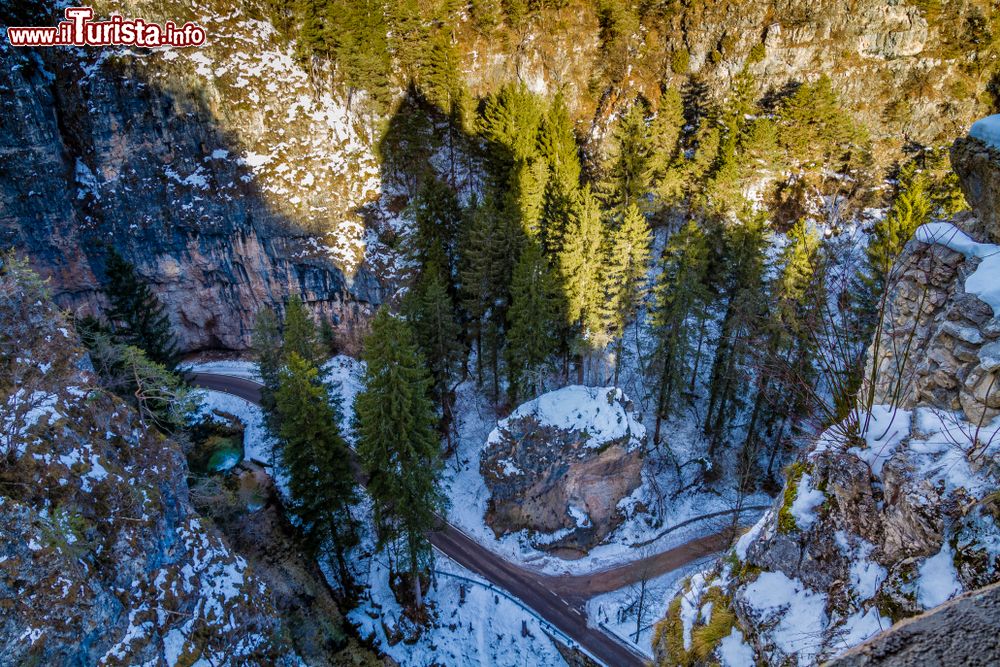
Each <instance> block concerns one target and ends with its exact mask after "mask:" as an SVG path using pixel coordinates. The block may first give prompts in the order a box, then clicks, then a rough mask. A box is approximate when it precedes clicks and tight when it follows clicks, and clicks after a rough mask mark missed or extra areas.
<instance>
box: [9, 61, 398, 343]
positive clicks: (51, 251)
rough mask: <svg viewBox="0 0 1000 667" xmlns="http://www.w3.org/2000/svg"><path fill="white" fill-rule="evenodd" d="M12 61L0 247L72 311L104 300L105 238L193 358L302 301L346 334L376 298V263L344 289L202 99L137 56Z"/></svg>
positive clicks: (95, 307)
mask: <svg viewBox="0 0 1000 667" xmlns="http://www.w3.org/2000/svg"><path fill="white" fill-rule="evenodd" d="M0 62H2V67H0V90H2V91H3V95H2V106H0V119H2V122H0V150H2V151H3V152H4V155H5V159H4V161H3V164H2V165H0V181H2V183H3V187H2V189H0V247H4V246H13V247H15V248H17V249H18V251H20V252H23V253H24V254H25V255H27V256H28V257H30V259H31V261H32V263H33V265H34V266H35V268H36V269H37V270H39V272H40V273H42V274H43V275H44V276H46V277H48V278H50V280H51V287H52V289H53V292H54V295H55V298H56V300H57V302H58V303H59V304H60V305H62V306H64V307H66V308H68V309H70V310H72V311H74V312H78V313H81V314H91V313H97V312H99V311H101V309H102V307H104V306H105V305H106V304H105V302H104V297H103V295H102V294H101V292H100V288H101V286H102V280H103V266H104V261H105V258H106V250H105V246H107V245H110V246H113V247H115V248H117V249H118V251H119V252H121V253H122V255H124V256H125V257H126V259H128V260H129V261H131V262H132V263H133V264H135V266H136V268H137V271H138V272H139V274H140V275H141V276H142V277H144V278H145V279H147V280H148V281H149V282H150V283H151V285H152V287H153V289H154V290H155V292H156V293H157V295H158V296H159V297H160V299H161V300H162V301H163V302H164V304H165V305H166V308H167V312H168V315H169V317H170V320H171V322H172V324H173V325H174V328H175V331H176V332H177V335H178V338H179V343H180V346H181V348H182V350H185V351H190V350H196V349H203V348H220V347H221V348H232V349H242V348H246V347H247V346H248V345H249V334H250V331H251V328H252V323H253V316H254V313H255V312H256V311H257V310H258V309H260V308H261V307H263V306H275V307H279V308H280V306H281V304H282V303H283V302H284V301H285V299H287V297H288V296H289V295H291V294H300V295H301V296H302V297H303V299H304V300H305V301H306V302H307V303H309V304H310V305H311V306H312V309H313V310H314V312H315V313H316V314H317V316H319V317H322V318H326V319H329V320H331V321H332V322H333V323H334V324H335V325H337V326H338V327H340V328H341V329H342V330H348V329H350V328H351V327H352V326H353V325H354V324H355V323H356V322H357V321H358V320H359V319H361V318H363V317H365V316H366V314H367V312H368V311H369V310H370V309H371V307H372V306H374V305H377V303H378V302H379V299H380V294H379V292H380V290H379V286H378V283H377V281H376V280H375V279H374V277H373V276H372V275H371V274H370V273H369V272H368V271H367V269H365V268H364V267H362V268H361V269H360V270H358V271H357V272H356V273H355V274H354V275H353V276H352V277H351V278H350V280H348V278H347V277H345V275H344V274H343V273H342V272H341V270H340V269H338V268H337V267H336V266H335V265H334V264H333V263H332V262H331V261H330V259H329V258H328V257H327V256H325V255H324V254H322V253H320V252H317V250H316V247H315V244H313V243H312V242H311V239H310V238H309V237H308V235H307V234H306V233H305V232H304V231H303V230H301V229H299V228H297V227H296V225H295V224H294V223H293V222H292V221H290V220H289V219H287V218H286V217H285V216H284V215H282V214H281V213H280V212H278V211H276V210H274V208H273V207H272V205H270V204H269V203H268V200H267V199H266V198H265V197H264V196H263V193H262V192H261V191H260V190H258V186H257V181H256V180H255V179H254V178H253V174H252V173H251V172H250V171H249V170H248V169H247V168H246V167H245V166H243V165H242V164H241V163H240V161H239V160H238V159H235V156H238V155H239V143H238V141H237V139H236V138H234V137H233V136H228V135H226V134H225V133H224V132H223V131H222V130H220V128H219V126H218V124H217V123H216V121H215V120H214V119H213V114H212V113H210V112H209V110H208V109H207V107H206V106H205V104H204V103H203V102H201V101H200V100H199V99H198V98H197V97H194V96H192V95H190V94H188V93H185V92H176V91H175V92H170V91H167V90H165V89H164V88H163V87H161V86H159V85H158V84H156V83H155V82H152V81H151V80H150V78H149V77H148V76H147V73H146V72H145V70H144V69H143V67H144V66H143V64H142V63H135V62H132V61H130V60H129V59H128V58H121V59H118V60H116V59H115V58H114V57H112V58H108V59H106V61H102V62H100V63H86V65H87V68H88V69H85V68H84V67H83V66H81V65H80V64H79V62H77V61H74V60H72V59H71V57H70V55H69V54H67V53H66V52H64V51H63V50H61V49H49V50H44V52H39V53H36V52H32V51H23V50H18V51H15V50H14V49H12V48H10V47H9V46H4V47H2V48H0ZM220 156H226V157H220Z"/></svg>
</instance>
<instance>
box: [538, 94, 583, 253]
mask: <svg viewBox="0 0 1000 667" xmlns="http://www.w3.org/2000/svg"><path fill="white" fill-rule="evenodd" d="M538 150H539V153H540V155H541V158H542V159H543V160H544V161H545V164H546V165H548V179H547V180H546V182H545V192H544V196H543V199H542V211H541V222H540V228H541V234H542V242H543V244H544V249H545V250H546V251H547V252H548V253H550V255H552V256H554V255H555V254H556V253H557V252H558V251H559V249H560V248H561V246H562V237H563V235H564V234H565V231H566V222H567V220H568V218H569V214H570V210H571V208H572V205H573V200H574V198H575V197H576V191H577V190H578V189H579V187H580V156H579V154H578V152H577V146H576V137H575V135H574V134H573V125H572V123H571V122H570V118H569V113H568V112H567V111H566V104H565V102H564V100H563V97H562V94H561V93H558V94H556V97H555V99H554V100H553V101H552V104H551V105H550V106H549V111H548V113H547V114H546V116H545V119H544V121H543V122H542V126H541V129H540V131H539V135H538Z"/></svg>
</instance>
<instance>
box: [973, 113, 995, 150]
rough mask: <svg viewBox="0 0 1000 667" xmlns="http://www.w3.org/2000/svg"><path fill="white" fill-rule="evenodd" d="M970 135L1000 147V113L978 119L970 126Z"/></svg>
mask: <svg viewBox="0 0 1000 667" xmlns="http://www.w3.org/2000/svg"><path fill="white" fill-rule="evenodd" d="M969 136H970V137H973V138H974V139H979V140H980V141H982V142H983V143H984V144H987V145H988V146H992V147H993V148H1000V114H994V115H992V116H987V117H986V118H980V119H979V120H977V121H976V122H975V123H973V124H972V127H971V128H969Z"/></svg>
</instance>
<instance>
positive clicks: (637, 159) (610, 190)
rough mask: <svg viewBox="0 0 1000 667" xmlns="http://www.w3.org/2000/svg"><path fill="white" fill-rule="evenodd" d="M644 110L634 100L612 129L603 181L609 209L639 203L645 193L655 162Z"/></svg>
mask: <svg viewBox="0 0 1000 667" xmlns="http://www.w3.org/2000/svg"><path fill="white" fill-rule="evenodd" d="M647 113H648V109H647V108H646V105H645V103H644V102H642V101H637V102H635V103H634V104H633V105H632V106H631V107H629V110H628V111H626V112H625V114H624V115H623V116H622V117H621V119H620V120H619V121H618V125H617V127H616V128H615V132H614V141H613V143H612V149H611V156H610V158H609V163H610V164H609V166H608V169H607V176H606V182H605V183H604V184H603V190H604V199H605V201H606V202H607V204H608V205H609V206H611V207H612V208H618V209H625V208H626V207H628V206H629V205H631V204H635V205H637V206H638V205H641V202H642V200H643V199H644V198H645V197H646V195H647V194H648V193H649V186H650V176H651V174H652V171H653V168H654V166H655V162H654V159H653V153H652V144H651V141H650V136H649V127H648V125H647V123H646V116H647Z"/></svg>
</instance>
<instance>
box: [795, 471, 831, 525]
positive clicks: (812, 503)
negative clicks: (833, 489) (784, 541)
mask: <svg viewBox="0 0 1000 667" xmlns="http://www.w3.org/2000/svg"><path fill="white" fill-rule="evenodd" d="M824 499H826V494H825V493H823V492H822V491H820V490H819V489H814V488H812V476H811V475H810V474H809V473H804V474H803V475H802V478H801V479H800V480H799V486H798V490H797V493H796V494H795V500H794V501H792V506H791V508H790V511H791V513H792V516H793V517H794V518H795V525H796V526H798V528H799V530H808V529H809V528H811V527H812V525H813V524H814V523H816V518H817V517H816V512H815V510H816V508H817V507H819V506H820V505H821V504H822V503H823V500H824Z"/></svg>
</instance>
